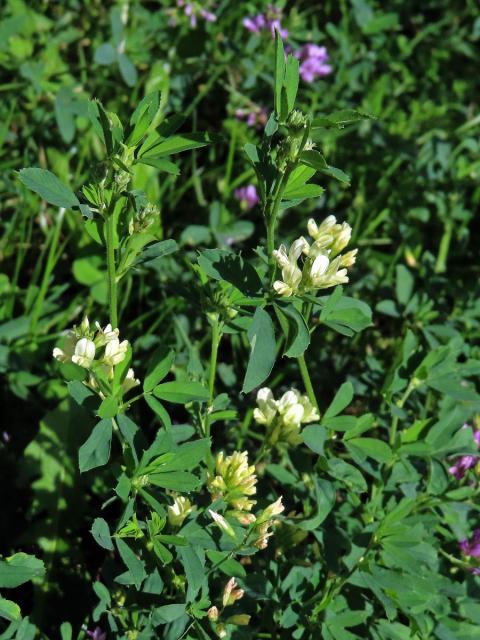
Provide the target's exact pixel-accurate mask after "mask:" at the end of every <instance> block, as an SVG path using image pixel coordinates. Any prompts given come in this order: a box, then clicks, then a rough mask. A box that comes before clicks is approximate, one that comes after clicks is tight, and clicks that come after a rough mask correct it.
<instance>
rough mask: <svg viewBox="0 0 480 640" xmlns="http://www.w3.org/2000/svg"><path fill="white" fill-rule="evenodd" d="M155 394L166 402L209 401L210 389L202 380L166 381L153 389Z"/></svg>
mask: <svg viewBox="0 0 480 640" xmlns="http://www.w3.org/2000/svg"><path fill="white" fill-rule="evenodd" d="M153 393H154V395H155V396H156V397H157V398H159V399H160V400H164V401H165V402H173V403H175V404H187V403H188V402H207V400H208V398H209V393H208V389H206V388H205V387H204V386H203V384H201V383H200V382H164V383H163V384H160V385H158V386H157V387H155V389H154V390H153Z"/></svg>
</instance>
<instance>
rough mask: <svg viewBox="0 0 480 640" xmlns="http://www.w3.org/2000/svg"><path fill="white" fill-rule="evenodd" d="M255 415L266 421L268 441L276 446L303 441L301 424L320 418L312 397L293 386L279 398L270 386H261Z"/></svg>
mask: <svg viewBox="0 0 480 640" xmlns="http://www.w3.org/2000/svg"><path fill="white" fill-rule="evenodd" d="M253 417H254V419H255V421H256V422H257V423H258V424H262V425H265V427H266V431H267V442H268V443H269V444H270V445H272V446H273V445H276V444H279V443H282V442H284V443H286V444H291V445H296V444H299V443H300V442H301V441H302V439H301V438H300V427H301V425H302V424H308V423H309V422H315V420H318V419H319V418H320V416H319V413H318V411H317V409H316V408H315V407H314V406H313V405H312V403H311V402H310V400H309V399H308V397H307V396H305V395H301V394H300V393H299V392H298V391H297V390H296V389H290V391H287V392H286V393H284V394H283V395H282V397H281V398H280V399H279V400H275V398H274V396H273V393H272V391H271V389H269V388H268V387H263V388H262V389H259V391H258V393H257V408H256V409H255V410H254V412H253Z"/></svg>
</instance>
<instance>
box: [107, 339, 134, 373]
mask: <svg viewBox="0 0 480 640" xmlns="http://www.w3.org/2000/svg"><path fill="white" fill-rule="evenodd" d="M127 350H128V340H123V341H122V342H120V341H119V339H118V338H114V339H113V340H110V341H109V342H107V344H106V346H105V355H104V356H103V361H104V363H105V364H106V365H108V366H110V367H114V366H115V365H117V364H120V362H123V360H124V359H125V355H126V353H127Z"/></svg>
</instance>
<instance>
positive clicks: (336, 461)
mask: <svg viewBox="0 0 480 640" xmlns="http://www.w3.org/2000/svg"><path fill="white" fill-rule="evenodd" d="M328 473H329V474H330V475H331V476H332V477H334V478H336V479H337V480H340V481H341V482H344V483H345V484H346V485H347V487H349V488H350V489H353V490H355V491H359V492H361V493H363V492H365V491H367V490H368V486H367V482H366V480H365V478H364V477H363V475H362V474H361V473H360V471H359V470H358V469H357V468H356V467H354V466H353V465H351V464H349V463H348V462H345V460H342V459H341V458H332V459H331V460H329V461H328Z"/></svg>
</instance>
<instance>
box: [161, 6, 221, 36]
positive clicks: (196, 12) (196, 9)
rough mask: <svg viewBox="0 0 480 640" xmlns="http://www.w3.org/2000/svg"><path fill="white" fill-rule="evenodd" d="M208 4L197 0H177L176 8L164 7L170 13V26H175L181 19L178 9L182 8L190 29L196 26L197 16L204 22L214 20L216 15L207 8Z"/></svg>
mask: <svg viewBox="0 0 480 640" xmlns="http://www.w3.org/2000/svg"><path fill="white" fill-rule="evenodd" d="M209 5H210V3H209V2H198V0H177V7H178V8H175V7H174V8H170V9H166V12H167V13H168V14H169V15H170V20H169V24H170V26H172V27H175V26H176V25H177V24H178V23H179V22H180V21H181V20H180V19H181V14H180V11H179V9H180V10H183V13H184V14H185V16H187V18H188V21H189V23H190V26H191V27H192V29H195V27H196V26H197V24H198V19H199V18H201V19H203V20H205V21H206V22H216V20H217V16H216V15H215V14H214V13H213V12H212V11H210V9H209V8H207V7H208V6H209Z"/></svg>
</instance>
